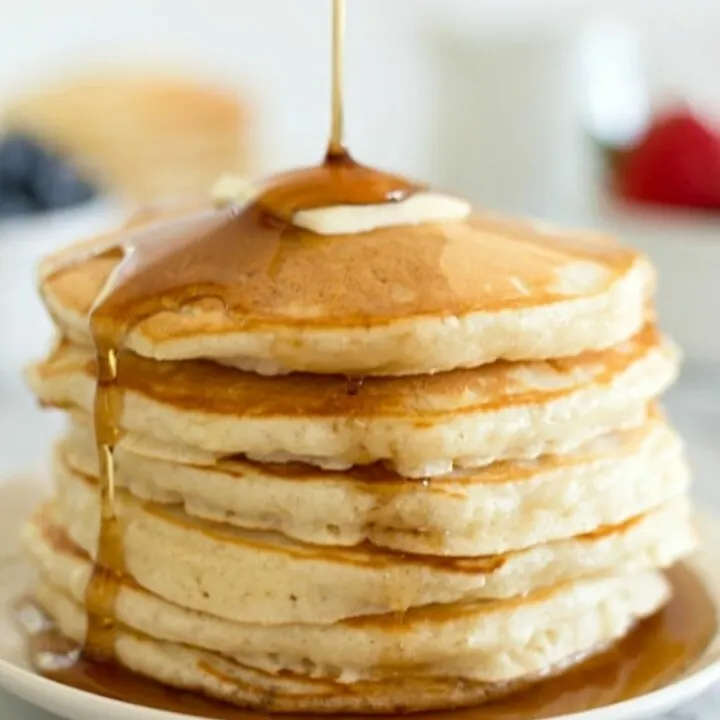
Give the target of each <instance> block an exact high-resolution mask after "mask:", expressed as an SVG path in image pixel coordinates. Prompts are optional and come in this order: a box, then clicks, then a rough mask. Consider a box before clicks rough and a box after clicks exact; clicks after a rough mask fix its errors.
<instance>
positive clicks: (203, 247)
mask: <svg viewBox="0 0 720 720" xmlns="http://www.w3.org/2000/svg"><path fill="white" fill-rule="evenodd" d="M143 233H144V234H143ZM175 236H177V238H178V240H177V243H178V245H180V246H182V244H183V243H186V242H187V241H188V238H190V239H191V241H192V242H193V243H194V245H193V248H194V249H193V255H192V258H196V261H195V263H193V262H191V261H188V262H183V263H180V264H179V267H181V268H182V271H183V272H184V273H185V274H186V275H187V281H188V282H189V283H192V282H195V283H198V284H202V283H203V282H205V283H207V282H208V279H207V278H205V277H204V276H201V275H200V274H199V273H200V270H199V269H197V273H196V274H197V276H196V275H193V270H192V268H199V263H197V258H202V257H204V256H207V255H209V254H210V253H212V252H217V250H216V248H217V247H218V246H219V245H222V247H223V253H224V254H225V255H227V256H228V260H227V265H228V271H227V275H228V276H227V277H224V276H223V277H222V278H221V280H222V281H223V283H224V285H225V286H226V287H228V286H229V287H230V288H231V289H230V290H228V291H227V292H226V293H224V294H226V295H227V297H226V300H225V302H221V301H219V300H218V299H217V298H215V299H199V300H193V301H192V302H187V303H186V304H183V305H182V306H180V307H177V308H175V309H172V308H170V309H168V308H164V309H163V310H162V311H159V312H156V313H154V314H151V315H150V316H149V317H146V318H145V319H143V320H142V321H141V322H139V323H138V324H137V325H136V326H135V327H134V328H133V329H132V330H131V332H130V334H129V335H128V337H127V339H126V342H127V346H128V347H129V348H130V349H131V350H133V351H135V352H136V353H138V354H141V355H144V356H147V357H150V358H154V359H158V360H177V359H192V358H211V359H215V360H218V361H220V362H223V363H226V364H230V365H234V366H237V367H240V368H243V369H247V370H253V371H257V372H261V373H264V374H277V373H283V372H288V371H303V372H318V373H345V374H360V375H373V374H380V375H401V374H418V373H432V372H437V371H444V370H451V369H454V368H459V367H476V366H478V365H481V364H486V363H489V362H493V361H495V360H497V359H507V360H531V359H545V358H551V357H568V356H572V355H576V354H578V353H581V352H585V351H588V350H599V349H604V348H607V347H609V346H611V345H614V344H616V343H619V342H622V341H623V340H626V339H627V338H629V337H630V336H631V335H633V334H634V333H636V332H638V330H639V329H640V328H641V326H642V324H643V322H644V319H645V316H646V304H647V300H648V298H649V296H650V294H651V292H652V289H653V286H654V273H653V271H652V268H651V266H650V264H649V263H648V261H647V260H646V259H645V258H644V257H642V256H641V255H639V254H638V253H636V252H635V251H633V250H631V249H628V248H625V247H623V246H621V245H619V244H618V243H617V242H616V241H615V240H613V239H612V238H607V237H605V236H601V235H597V234H592V233H575V232H569V231H564V230H560V229H557V228H551V227H549V226H546V225H540V224H532V223H529V222H521V221H511V220H506V219H502V218H498V217H494V216H491V215H476V216H473V217H471V218H469V219H467V220H462V221H451V222H445V223H439V224H427V223H425V224H417V225H405V226H400V227H392V228H384V229H380V230H375V231H373V232H366V233H360V234H357V235H338V236H320V235H316V234H314V233H312V232H310V231H307V230H302V229H299V228H296V227H293V226H290V227H288V228H286V229H285V231H284V232H282V233H278V234H277V235H276V236H275V235H274V236H272V237H271V238H265V237H262V238H258V237H255V234H254V232H253V231H248V228H247V227H246V226H245V225H244V224H243V223H242V222H241V221H240V220H238V219H237V218H236V217H235V215H234V214H233V213H232V212H231V213H228V212H226V211H217V212H214V211H210V212H204V213H200V214H191V215H188V216H187V217H186V218H185V220H184V221H183V220H178V219H177V218H173V219H170V220H168V222H167V223H166V224H165V225H163V227H162V229H159V228H158V226H157V225H155V226H154V227H152V228H146V229H145V230H144V231H143V228H142V226H141V227H140V228H138V225H137V224H136V225H135V227H133V228H126V229H124V230H122V231H121V232H119V233H118V232H115V233H112V234H111V235H109V236H107V237H102V238H98V239H97V240H96V241H94V242H91V243H89V244H88V243H87V242H86V243H82V244H81V245H79V246H77V248H74V249H73V248H71V249H69V250H65V251H63V252H62V253H61V254H60V255H59V256H52V257H50V258H48V260H47V261H46V262H45V263H44V265H43V268H42V271H41V294H42V296H43V298H44V299H45V302H46V304H47V307H48V309H49V311H50V313H51V315H52V316H53V317H54V318H55V320H56V322H57V324H58V325H59V327H60V328H61V329H62V332H63V333H64V334H65V335H67V336H68V337H70V338H72V339H73V340H75V341H76V342H79V343H84V344H86V345H90V337H89V332H88V322H87V320H88V314H89V312H90V309H91V308H92V306H93V303H94V302H95V300H96V299H97V297H98V296H99V295H100V293H101V291H102V289H103V287H104V286H105V284H106V282H107V280H108V278H109V277H110V275H111V274H112V273H113V271H114V270H115V269H116V267H117V266H118V264H119V263H120V261H121V259H122V257H123V253H124V252H125V250H124V249H125V248H127V247H130V246H132V245H133V244H137V243H139V242H142V243H145V244H152V243H154V242H157V243H168V242H169V241H170V240H172V239H173V237H175ZM230 253H232V254H233V255H234V256H235V255H236V256H237V260H236V261H235V262H234V263H233V261H231V259H230ZM167 254H168V253H163V252H159V253H158V255H159V256H163V257H166V256H167ZM188 267H190V268H191V270H188ZM146 271H147V272H148V273H150V274H151V275H153V277H156V278H157V277H160V276H161V273H160V271H158V270H156V269H154V268H153V267H152V266H150V267H148V268H147V270H146ZM177 282H181V281H180V280H178V281H177Z"/></svg>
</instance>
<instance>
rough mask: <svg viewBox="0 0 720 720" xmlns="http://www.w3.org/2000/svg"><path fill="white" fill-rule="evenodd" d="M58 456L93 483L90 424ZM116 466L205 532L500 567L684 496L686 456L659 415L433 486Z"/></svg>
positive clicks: (160, 446)
mask: <svg viewBox="0 0 720 720" xmlns="http://www.w3.org/2000/svg"><path fill="white" fill-rule="evenodd" d="M57 453H58V456H59V457H58V462H62V463H64V464H66V465H67V466H68V468H69V469H71V470H73V471H74V472H75V473H78V474H81V475H86V476H97V473H98V467H97V451H96V448H95V439H94V435H93V432H92V427H91V420H90V418H89V417H88V416H87V415H86V414H83V413H78V412H76V413H73V417H72V422H71V424H70V428H69V431H68V434H67V435H66V436H65V438H64V439H63V440H62V442H61V443H60V444H59V445H58V448H57ZM115 462H116V469H115V481H116V483H117V484H118V486H119V487H122V488H125V489H127V490H129V491H130V492H131V493H132V494H133V495H135V496H136V497H138V498H140V499H143V500H149V501H152V502H154V503H158V504H161V505H174V504H177V505H180V506H182V507H183V508H184V510H185V512H186V513H187V514H188V515H190V516H193V517H196V518H201V519H203V520H211V521H215V522H221V523H227V524H229V525H232V526H237V527H240V528H245V529H251V530H269V531H275V532H280V533H282V534H284V535H286V536H288V537H289V538H292V539H295V540H299V541H301V542H307V543H313V544H316V545H330V546H343V547H348V546H353V545H357V544H359V543H362V542H366V541H367V542H369V543H371V544H372V545H375V546H378V547H386V548H390V549H394V550H400V551H405V552H410V553H418V554H426V555H446V556H478V555H493V554H497V553H503V552H508V551H511V550H519V549H523V548H528V547H531V546H533V545H537V544H539V543H545V542H551V541H553V540H562V539H565V538H570V537H572V536H574V535H580V534H582V533H587V532H592V531H594V530H595V529H596V528H598V527H600V526H603V525H617V524H620V523H623V522H625V521H626V520H629V519H630V518H632V517H635V516H637V515H641V514H643V513H645V512H647V511H648V510H650V509H651V508H653V507H655V506H656V505H660V504H662V503H664V502H666V501H667V500H669V499H670V498H672V497H675V496H678V495H680V494H681V493H683V492H684V491H685V490H686V489H687V487H688V484H689V471H688V468H687V464H686V462H685V458H684V453H683V448H682V444H681V442H680V441H679V438H678V437H677V435H676V434H675V432H674V431H673V430H671V429H670V428H669V427H668V425H667V424H666V423H665V421H664V419H663V418H662V417H661V416H660V415H659V414H658V413H657V412H652V413H651V416H650V418H648V420H647V421H646V422H645V423H643V424H642V425H640V426H638V427H635V428H631V429H628V430H624V431H616V432H612V433H609V434H607V435H604V436H602V437H599V438H596V439H594V440H590V441H589V442H587V443H584V444H583V445H581V446H580V447H578V448H577V449H576V450H574V451H572V452H569V453H567V454H565V455H546V456H542V457H540V458H538V459H536V460H526V461H505V462H500V463H493V464H492V465H488V466H486V467H484V468H478V469H475V470H473V469H468V470H456V471H455V472H453V473H450V474H449V475H443V476H439V477H436V478H433V480H432V481H430V482H427V481H423V480H408V479H407V478H403V477H401V476H399V475H398V474H397V473H395V472H394V471H392V470H389V469H387V468H385V467H383V466H382V465H380V464H377V463H376V464H375V465H371V466H367V467H363V466H360V467H355V468H352V469H351V470H348V471H346V472H344V473H341V472H331V471H323V470H319V469H317V468H313V467H312V466H310V465H303V464H299V463H295V464H285V465H283V464H261V463H257V462H251V461H249V460H243V459H242V458H234V459H232V458H231V459H225V460H220V461H218V462H215V463H208V462H207V461H206V462H203V458H202V457H201V458H195V459H194V460H193V458H190V457H188V453H187V451H186V449H185V448H183V447H180V446H177V445H173V444H170V443H161V442H159V441H156V440H153V438H151V437H149V436H138V435H134V434H127V435H125V436H124V437H123V438H122V440H121V442H120V445H119V446H118V448H117V449H116V451H115Z"/></svg>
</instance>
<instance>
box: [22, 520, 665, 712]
mask: <svg viewBox="0 0 720 720" xmlns="http://www.w3.org/2000/svg"><path fill="white" fill-rule="evenodd" d="M55 530H56V529H53V528H52V526H49V525H47V523H46V522H44V521H43V517H42V515H38V516H36V517H35V519H34V520H33V522H32V523H31V524H30V525H29V526H28V531H27V533H26V540H27V543H28V546H29V548H30V551H31V554H32V555H33V557H34V558H35V561H36V563H37V565H38V566H39V568H40V571H41V577H42V581H41V583H40V584H39V586H38V588H37V593H36V597H37V599H38V600H39V602H40V604H41V605H42V606H43V607H44V608H45V610H46V611H47V612H48V613H49V614H50V615H51V616H52V617H53V618H54V619H55V620H56V621H57V623H58V626H59V628H60V630H61V631H62V633H63V634H64V635H65V636H66V637H68V638H70V639H72V640H74V641H75V642H78V643H81V642H83V640H84V636H85V631H86V613H85V609H84V607H83V601H84V594H83V587H84V582H83V580H85V581H86V579H87V575H88V572H89V567H90V560H89V558H88V557H87V556H83V554H82V552H81V551H79V549H77V548H73V546H72V544H71V543H70V542H69V541H66V543H65V544H64V545H63V544H61V543H58V542H57V540H56V539H55V541H54V537H55V536H54V534H53V533H54V532H55ZM669 594H670V589H669V585H668V583H667V581H666V580H665V578H664V576H663V575H662V574H660V573H655V572H647V573H637V574H635V575H627V576H618V577H609V578H599V579H593V580H585V581H578V582H574V583H566V584H564V585H560V586H557V587H553V588H551V589H548V590H544V591H542V592H538V593H533V594H531V595H529V596H526V597H523V598H515V599H512V600H503V601H493V602H489V601H482V602H475V603H466V604H459V605H448V606H442V607H438V606H434V607H431V608H426V609H423V610H414V611H410V612H408V613H406V614H404V615H388V616H385V617H379V618H372V619H370V618H366V619H355V620H349V621H345V622H341V623H335V624H333V625H329V626H327V625H326V626H313V625H302V624H296V625H287V626H283V627H275V628H273V627H267V626H262V625H255V624H243V623H237V622H232V621H228V620H223V619H221V618H218V617H216V616H212V615H208V614H205V613H199V612H196V611H192V610H188V609H186V608H183V607H180V606H179V605H175V604H172V603H169V602H167V601H165V600H163V599H161V598H159V597H157V596H155V595H153V594H151V593H149V592H148V591H146V590H142V589H141V588H138V587H137V586H136V585H134V584H133V583H132V582H131V581H129V580H125V581H123V584H122V587H121V588H120V592H119V593H118V598H117V605H116V613H117V618H118V621H119V627H118V631H117V634H116V638H115V640H116V642H115V650H116V654H117V658H118V660H119V662H120V663H121V664H123V665H124V666H126V667H128V668H129V669H131V670H133V671H135V672H137V673H139V674H141V675H145V676H147V677H150V678H153V679H155V680H158V681H160V682H161V683H164V684H167V685H172V686H174V687H178V688H187V689H190V690H193V691H199V692H201V693H202V694H205V695H208V696H210V697H213V698H217V699H221V700H225V701H229V702H231V703H234V704H236V705H239V706H243V707H252V708H258V709H264V710H271V711H278V712H364V713H368V712H391V711H395V710H397V709H399V708H402V709H403V710H405V711H419V710H429V709H437V708H443V707H459V706H465V705H475V704H479V703H482V702H485V701H487V700H489V699H492V698H495V697H497V696H498V695H504V694H507V693H508V692H511V691H515V690H516V689H518V688H519V687H523V686H525V685H526V684H528V683H529V682H532V681H534V680H536V679H538V678H540V677H547V675H548V674H549V673H552V672H555V671H560V670H563V669H565V668H567V667H568V665H570V664H573V663H576V662H578V661H579V660H580V659H583V658H585V657H587V656H588V655H589V654H592V653H594V652H596V651H598V650H600V649H603V648H605V647H606V646H607V645H609V644H611V643H613V642H614V641H616V640H617V639H619V638H621V637H622V636H624V635H625V634H626V633H627V632H628V631H629V629H630V628H632V627H633V625H634V624H635V623H636V622H637V621H638V620H640V619H641V618H644V617H647V616H649V615H651V614H653V613H654V612H655V611H657V610H658V609H659V608H660V607H662V606H663V605H664V603H665V602H666V601H667V600H668V598H669Z"/></svg>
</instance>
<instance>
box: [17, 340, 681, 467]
mask: <svg viewBox="0 0 720 720" xmlns="http://www.w3.org/2000/svg"><path fill="white" fill-rule="evenodd" d="M677 365H678V355H677V351H676V350H675V348H674V346H673V345H672V344H671V343H669V342H667V341H666V340H664V339H663V338H662V337H661V336H660V335H659V333H658V332H657V330H656V329H655V328H653V327H652V326H647V327H645V328H644V329H643V330H642V331H641V332H640V333H639V334H638V335H636V336H634V337H633V338H632V339H630V340H627V341H625V342H623V343H621V344H620V345H617V346H615V347H613V348H611V349H609V350H604V351H600V352H593V353H585V354H583V355H579V356H577V357H575V358H570V359H566V360H554V361H536V362H528V363H506V362H499V363H495V364H492V365H487V366H484V367H482V368H478V369H474V370H455V371H452V372H448V373H439V374H436V375H425V376H415V377H400V378H367V379H366V380H365V381H364V382H363V383H355V382H352V381H348V380H347V379H346V378H343V377H339V376H319V375H290V376H282V377H271V378H267V377H261V376H259V375H256V374H254V373H248V372H242V371H238V370H236V369H232V368H223V367H220V366H218V365H216V364H214V363H208V362H200V361H193V362H187V361H186V362H156V361H153V360H148V359H145V358H141V357H138V356H136V355H133V354H128V353H126V354H123V355H122V356H121V357H120V358H119V366H118V367H119V375H118V384H119V386H120V387H121V388H123V390H124V398H125V399H124V403H123V412H122V418H121V425H122V427H123V429H124V430H126V431H131V432H136V433H140V434H145V435H150V436H153V437H155V438H157V439H159V440H161V441H168V442H172V443H177V444H184V445H188V446H190V447H192V448H196V449H199V450H202V451H205V452H207V453H210V454H212V455H215V456H223V455H233V454H244V455H247V456H249V457H250V458H252V459H255V460H260V461H261V462H287V461H303V462H308V463H310V464H313V465H318V466H320V467H324V468H328V469H347V468H349V467H351V466H352V465H356V464H369V463H373V462H376V461H379V460H382V461H386V462H387V463H388V464H390V465H391V466H394V467H395V468H396V469H397V471H398V472H399V473H400V474H401V475H404V476H407V477H428V476H435V475H442V474H444V473H447V472H450V471H452V470H453V468H454V467H478V466H482V465H487V464H489V463H491V462H493V461H496V460H503V459H532V458H535V457H538V456H539V455H542V454H549V453H562V452H567V451H569V450H571V449H573V448H575V447H577V446H578V445H580V444H581V443H583V442H585V441H587V440H589V439H591V438H593V437H597V436H599V435H602V434H604V433H606V432H609V431H611V430H616V429H618V428H622V427H629V426H633V425H637V424H639V423H640V422H641V421H642V420H643V419H644V418H645V417H646V416H647V405H648V403H649V402H650V401H651V400H652V399H653V398H655V397H656V396H657V395H658V394H659V393H661V392H662V391H663V390H664V389H665V388H666V387H667V386H668V385H669V384H670V383H671V382H672V380H673V379H674V378H675V376H676V372H677ZM95 366H96V363H95V355H94V352H93V351H91V350H89V349H83V348H81V347H79V346H75V345H70V344H68V343H67V342H65V343H62V344H60V345H59V346H58V348H57V349H56V350H55V351H54V352H53V353H52V355H51V356H50V357H49V358H48V359H47V360H46V361H45V362H42V363H40V364H38V365H36V366H34V367H33V368H31V369H30V371H29V373H28V379H29V382H30V384H31V386H32V388H33V389H34V391H35V392H36V393H37V395H38V397H39V398H40V400H41V401H42V402H44V403H46V404H49V405H57V406H60V407H77V408H80V409H82V410H84V411H86V412H91V409H92V406H93V397H94V391H95Z"/></svg>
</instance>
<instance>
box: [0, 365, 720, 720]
mask: <svg viewBox="0 0 720 720" xmlns="http://www.w3.org/2000/svg"><path fill="white" fill-rule="evenodd" d="M667 405H668V408H669V411H670V414H671V416H672V418H673V421H674V422H675V423H676V425H677V426H678V427H679V428H680V430H681V432H682V433H683V435H684V437H685V438H686V441H687V444H688V450H689V454H690V460H691V462H692V465H693V468H694V471H695V476H696V483H695V497H696V499H697V501H698V503H699V504H700V505H702V507H704V508H710V509H713V508H714V510H715V511H716V512H717V513H718V514H719V515H720V480H719V479H718V476H717V472H716V471H715V468H716V466H717V461H718V459H719V458H720V362H719V363H714V364H697V365H693V364H692V363H688V364H687V365H686V368H685V372H684V375H683V378H682V379H681V381H680V383H679V384H678V385H677V386H676V387H675V388H674V389H673V390H672V391H671V392H670V393H669V395H668V398H667ZM57 427H58V418H55V417H52V415H47V414H45V415H41V414H40V413H38V411H37V410H36V409H35V407H34V404H33V403H32V402H31V401H30V399H29V398H28V397H27V395H25V394H24V393H23V392H21V391H20V390H19V389H18V388H17V386H11V387H7V386H5V387H4V386H3V384H2V381H1V376H0V438H1V439H2V444H1V446H0V482H1V481H2V478H3V477H8V476H12V475H17V474H18V473H27V472H42V463H43V458H44V456H45V454H46V452H47V447H48V442H49V437H50V436H51V435H52V434H54V433H55V432H56V430H57ZM0 719H1V720H58V719H57V718H56V717H55V716H53V715H50V714H48V713H45V712H42V711H41V710H37V709H35V708H33V707H30V706H29V705H27V704H25V703H23V702H21V701H20V700H17V699H15V698H13V697H11V696H10V695H8V694H6V693H4V692H3V691H2V690H0ZM719 719H720V686H718V687H716V688H714V689H713V690H711V691H710V692H709V693H707V694H706V695H704V696H703V697H701V698H698V699H697V700H696V701H694V702H693V703H691V704H689V705H687V706H685V707H682V708H679V709H677V710H675V711H674V712H671V713H669V714H666V715H662V716H660V717H658V718H657V720H719Z"/></svg>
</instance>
